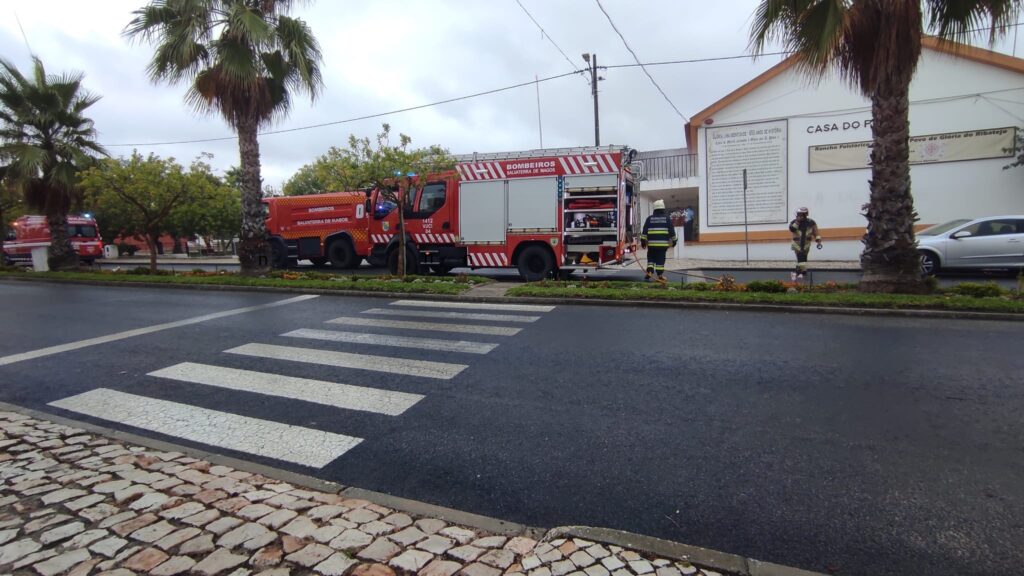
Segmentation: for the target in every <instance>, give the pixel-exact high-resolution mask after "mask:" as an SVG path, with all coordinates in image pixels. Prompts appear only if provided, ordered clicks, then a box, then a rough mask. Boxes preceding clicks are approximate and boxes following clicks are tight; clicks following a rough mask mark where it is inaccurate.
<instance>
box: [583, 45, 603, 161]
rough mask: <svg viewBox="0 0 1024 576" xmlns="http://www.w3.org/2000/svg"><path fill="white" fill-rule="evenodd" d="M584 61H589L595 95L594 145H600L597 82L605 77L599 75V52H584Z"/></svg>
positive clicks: (591, 84)
mask: <svg viewBox="0 0 1024 576" xmlns="http://www.w3.org/2000/svg"><path fill="white" fill-rule="evenodd" d="M583 61H584V62H586V63H587V68H588V70H587V71H588V72H590V93H591V94H592V95H593V96H594V146H600V145H601V123H600V120H599V116H598V113H597V82H598V81H599V80H604V78H602V77H600V76H598V75H597V54H590V53H589V52H587V53H584V54H583Z"/></svg>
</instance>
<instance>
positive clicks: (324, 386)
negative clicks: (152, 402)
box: [147, 362, 423, 416]
mask: <svg viewBox="0 0 1024 576" xmlns="http://www.w3.org/2000/svg"><path fill="white" fill-rule="evenodd" d="M147 376H155V377H157V378H169V379H171V380H178V381H181V382H192V383H195V384H205V385H207V386H216V387H218V388H227V389H229V390H242V391H244V392H255V393H256V394H266V395H267V396H279V397H281V398H291V399H293V400H303V401H305V402H313V403H316V404H324V405H326V406H334V407H335V408H345V409H348V410H361V411H363V412H374V413H376V414H387V415H388V416H398V415H399V414H401V413H402V412H405V411H406V410H408V409H409V408H411V407H412V406H413V405H414V404H416V403H417V402H419V401H420V400H422V399H423V396H422V395H420V394H409V393H406V392H393V391H391V390H378V389H376V388H366V387H365V386H352V385H351V384H338V383H335V382H326V381H324V380H309V379H306V378H295V377H293V376H281V375H279V374H269V373H266V372H254V371H252V370H238V369H236V368H224V367H221V366H210V365H206V364H195V363H193V362H182V363H181V364H175V365H174V366H169V367H167V368H163V369H161V370H157V371H155V372H150V373H149V374H147Z"/></svg>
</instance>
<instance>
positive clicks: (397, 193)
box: [336, 124, 455, 277]
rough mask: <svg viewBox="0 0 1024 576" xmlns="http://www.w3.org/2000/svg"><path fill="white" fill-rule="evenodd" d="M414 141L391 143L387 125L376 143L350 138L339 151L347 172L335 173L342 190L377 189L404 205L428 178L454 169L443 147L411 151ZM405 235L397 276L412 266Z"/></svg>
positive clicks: (401, 139)
mask: <svg viewBox="0 0 1024 576" xmlns="http://www.w3.org/2000/svg"><path fill="white" fill-rule="evenodd" d="M411 144H412V139H411V138H409V137H408V136H406V135H405V134H399V138H398V144H392V143H391V126H389V125H388V124H384V125H383V128H382V130H381V132H380V133H378V134H377V137H376V139H375V140H373V141H371V140H370V139H369V138H356V137H355V136H354V135H352V136H349V139H348V148H347V149H344V150H338V154H339V155H340V156H342V157H344V158H345V162H342V163H339V164H338V165H340V166H345V167H346V168H345V170H344V171H341V172H338V173H337V174H336V177H337V181H338V183H339V186H338V189H340V190H355V189H359V188H376V189H378V190H380V191H381V195H382V196H384V198H385V199H387V200H390V201H392V202H395V203H396V204H397V205H398V206H405V204H406V201H407V200H408V201H412V200H413V199H414V198H415V197H416V195H417V194H418V193H419V192H420V191H422V189H423V187H424V186H426V184H427V177H428V176H430V175H434V174H439V173H441V172H445V171H448V170H452V169H453V168H454V167H455V159H454V158H453V157H452V156H451V154H449V152H448V150H446V149H444V148H442V147H440V146H436V145H435V146H429V147H427V148H411V147H410V146H411ZM398 230H399V231H404V230H405V210H403V209H399V210H398ZM406 240H407V238H406V235H405V234H404V233H402V234H400V235H399V247H398V273H399V274H400V275H401V276H402V277H405V274H406V272H407V270H409V269H410V268H413V266H411V265H409V264H408V263H406V261H405V260H406V258H405V257H406V255H407V253H408V252H407V250H406Z"/></svg>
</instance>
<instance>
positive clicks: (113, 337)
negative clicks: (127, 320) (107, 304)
mask: <svg viewBox="0 0 1024 576" xmlns="http://www.w3.org/2000/svg"><path fill="white" fill-rule="evenodd" d="M316 297H317V295H316V294H306V295H303V296H296V297H294V298H287V299H285V300H278V301H277V302H270V303H269V304H259V305H257V306H246V307H245V308H235V309H234V310H225V311H223V312H214V313H212V314H203V315H202V316H195V317H192V318H185V319H184V320H175V321H174V322H165V323H163V324H156V325H155V326H147V327H145V328H135V329H134V330H126V331H124V332H117V333H116V334H109V335H107V336H97V337H96V338H89V339H87V340H79V341H78V342H69V343H67V344H59V345H57V346H50V347H48V348H40V349H39V350H32V351H29V352H22V353H20V354H11V355H10V356H3V357H0V366H5V365H7V364H14V363H15V362H22V361H24V360H33V359H35V358H42V357H43V356H50V355H52V354H60V353H61V352H70V351H71V350H78V349H81V348H87V347H89V346H96V345H98V344H106V343H108V342H115V341H117V340H124V339H126V338H133V337H135V336H142V335H145V334H152V333H153V332H160V331H161V330H170V329H171V328H179V327H181V326H188V325H190V324H198V323H200V322H206V321H208V320H216V319H218V318H225V317H227V316H235V315H237V314H245V313H246V312H255V311H257V310H264V309H266V308H273V307H275V306H284V305H286V304H294V303H295V302H303V301H305V300H309V299H310V298H316Z"/></svg>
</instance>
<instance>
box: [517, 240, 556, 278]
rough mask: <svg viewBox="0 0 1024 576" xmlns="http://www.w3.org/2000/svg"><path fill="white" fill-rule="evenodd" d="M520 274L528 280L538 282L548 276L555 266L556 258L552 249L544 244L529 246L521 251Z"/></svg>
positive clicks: (518, 263)
mask: <svg viewBox="0 0 1024 576" xmlns="http://www.w3.org/2000/svg"><path fill="white" fill-rule="evenodd" d="M517 266H518V267H519V275H520V276H522V277H523V280H526V281H527V282H537V281H538V280H543V279H545V278H547V277H548V276H549V275H550V274H551V271H552V270H554V268H555V259H554V257H552V256H551V251H550V250H548V249H547V248H545V247H543V246H537V245H534V246H527V247H526V248H523V251H522V252H520V253H519V261H518V262H517Z"/></svg>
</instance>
